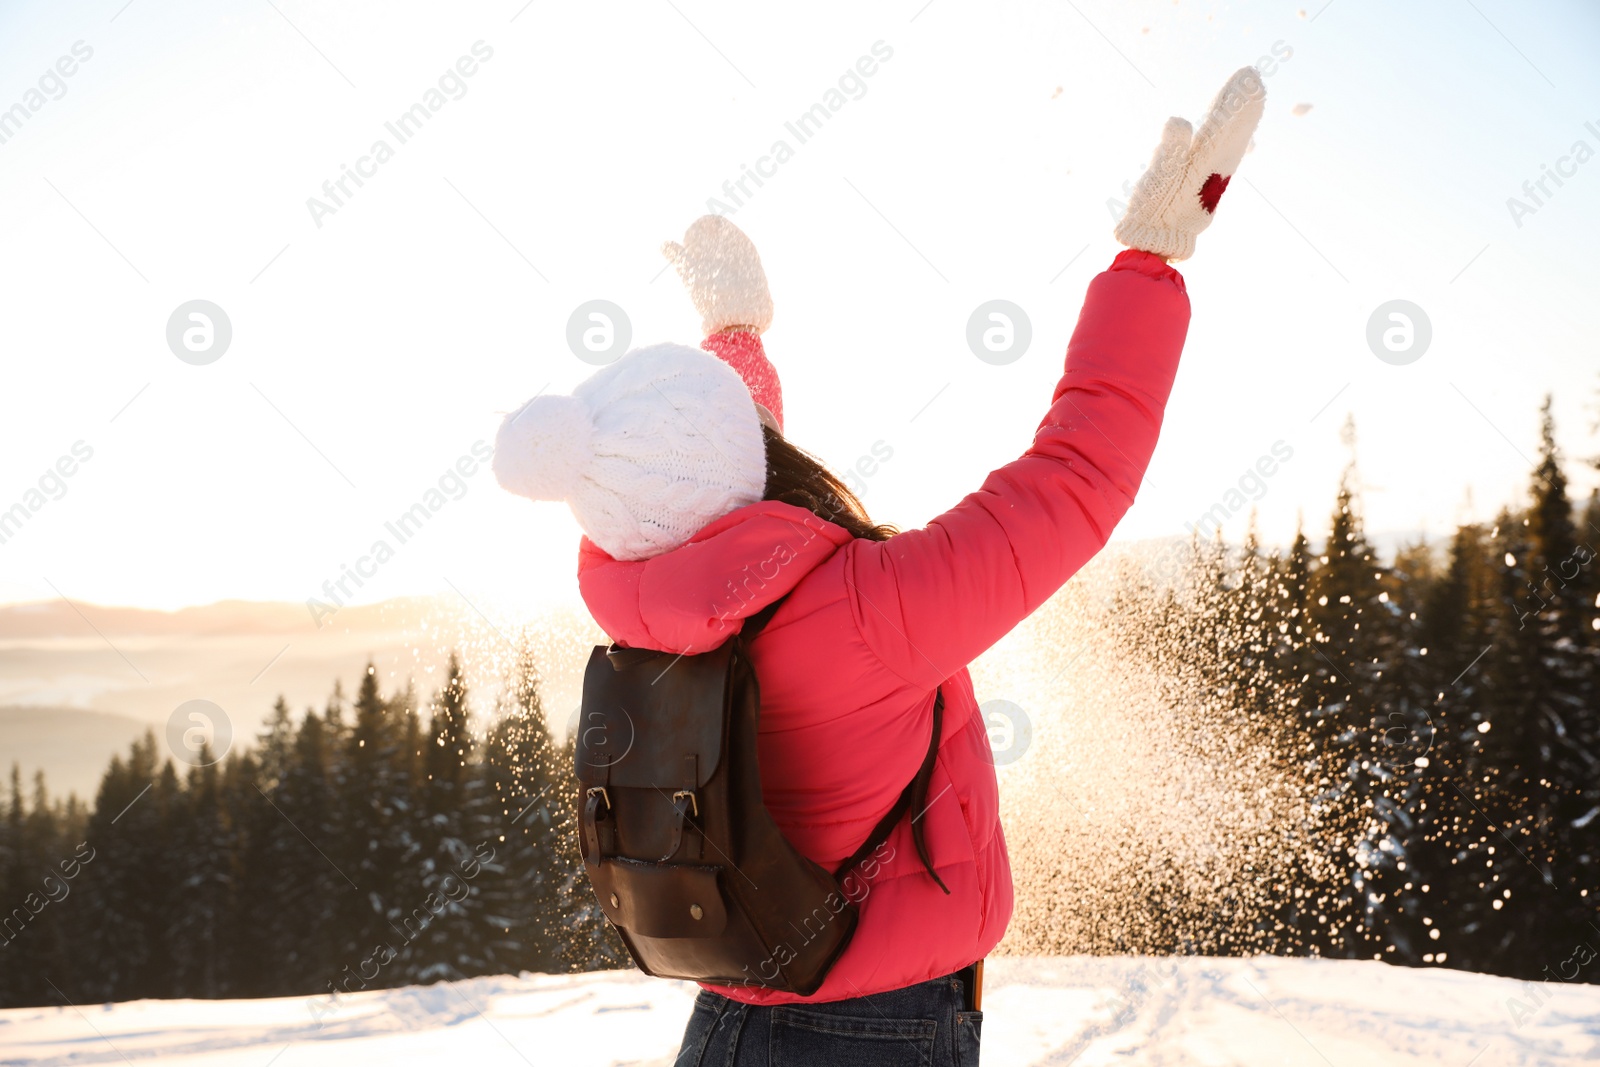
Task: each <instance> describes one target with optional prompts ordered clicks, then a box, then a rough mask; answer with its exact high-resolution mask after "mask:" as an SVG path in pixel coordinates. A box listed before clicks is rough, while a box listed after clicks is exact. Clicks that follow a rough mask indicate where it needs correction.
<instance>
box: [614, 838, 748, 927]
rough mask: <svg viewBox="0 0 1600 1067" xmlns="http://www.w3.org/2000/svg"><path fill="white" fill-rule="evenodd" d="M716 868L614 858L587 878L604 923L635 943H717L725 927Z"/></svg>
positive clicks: (723, 908) (726, 916)
mask: <svg viewBox="0 0 1600 1067" xmlns="http://www.w3.org/2000/svg"><path fill="white" fill-rule="evenodd" d="M721 871H722V868H720V867H698V866H691V865H689V864H673V865H671V866H668V865H664V864H659V863H641V862H639V861H638V860H631V859H627V858H625V857H617V858H616V859H612V860H609V861H607V862H606V863H604V864H602V865H601V866H600V868H599V869H598V870H597V871H595V872H594V873H593V874H592V876H591V877H592V880H593V882H594V890H595V895H596V896H597V897H599V899H600V908H601V910H602V911H604V912H605V913H606V918H608V919H610V920H611V921H612V922H613V923H614V924H615V925H617V926H619V927H621V928H622V929H624V930H626V931H628V932H629V933H632V934H634V935H636V936H639V937H717V936H718V935H720V934H721V933H722V932H723V930H724V929H726V927H727V925H728V907H727V903H726V902H725V901H724V900H723V897H722V887H721V885H720V884H719V877H718V876H719V875H720V873H721Z"/></svg>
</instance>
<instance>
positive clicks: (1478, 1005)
mask: <svg viewBox="0 0 1600 1067" xmlns="http://www.w3.org/2000/svg"><path fill="white" fill-rule="evenodd" d="M985 986H986V988H985V997H984V1042H983V1062H984V1063H985V1064H986V1065H988V1067H996V1065H1012V1064H1016V1065H1021V1064H1040V1065H1045V1064H1055V1065H1064V1064H1068V1063H1074V1064H1080V1065H1083V1067H1093V1065H1098V1064H1110V1063H1118V1064H1125V1063H1150V1064H1195V1065H1213V1064H1247V1065H1250V1067H1257V1065H1266V1064H1274V1065H1276V1064H1283V1065H1290V1067H1298V1065H1306V1067H1387V1065H1393V1064H1422V1063H1426V1064H1434V1063H1438V1064H1449V1065H1452V1067H1510V1065H1525V1064H1526V1065H1558V1064H1580V1063H1594V1062H1596V1061H1597V1060H1600V986H1593V985H1578V984H1563V983H1556V982H1552V983H1549V984H1547V985H1545V986H1542V987H1540V988H1539V989H1537V990H1535V989H1532V988H1530V987H1526V986H1524V984H1523V983H1520V982H1514V981H1512V980H1510V979H1504V978H1493V977H1488V976H1485V975H1477V974H1467V973H1464V972H1460V971H1450V970H1444V969H1425V970H1416V969H1407V968H1401V967H1392V966H1388V965H1386V964H1382V963H1377V962H1357V961H1345V960H1339V961H1334V960H1307V959H1278V958H1270V957H1259V958H1253V959H1207V958H1185V959H1170V958H1137V957H1096V958H1089V957H1071V958H1037V957H1012V958H996V959H993V960H990V961H989V963H988V965H987V973H986V977H985ZM694 992H695V990H694V987H692V986H690V985H689V984H687V983H682V982H665V981H657V980H655V979H650V978H646V977H644V976H642V975H639V974H636V973H633V972H620V971H613V972H603V973H596V974H583V975H557V976H551V975H528V974H525V975H522V976H521V977H519V978H511V977H492V978H475V979H470V980H467V981H461V982H450V983H441V984H438V985H433V986H409V987H405V988H402V989H390V990H378V991H373V992H365V993H356V994H352V995H349V996H343V997H340V998H338V1000H337V1001H331V1002H330V1000H329V998H328V997H283V998H276V999H268V1000H232V1001H195V1000H176V1001H155V1000H145V1001H134V1002H131V1003H124V1004H106V1005H85V1006H82V1007H78V1008H73V1007H60V1008H57V1007H49V1008H14V1009H10V1010H7V1011H0V1064H4V1065H12V1064H88V1063H107V1064H111V1063H123V1062H126V1063H129V1064H175V1065H183V1067H323V1065H329V1067H349V1065H352V1064H367V1063H381V1064H385V1065H394V1067H406V1065H410V1064H417V1065H421V1064H428V1065H437V1064H440V1063H445V1064H450V1063H459V1064H466V1063H470V1064H471V1065H472V1067H496V1065H507V1067H513V1065H517V1064H535V1065H540V1067H542V1065H544V1064H561V1065H564V1067H587V1065H596V1067H598V1065H613V1064H637V1065H645V1064H650V1065H662V1067H665V1065H668V1064H671V1063H672V1061H673V1057H674V1055H675V1053H676V1051H677V1044H678V1039H679V1037H680V1036H681V1034H682V1032H683V1025H684V1022H685V1020H686V1019H687V1018H688V1014H689V1010H690V1005H691V1001H692V998H693V995H694ZM1512 999H1515V1000H1516V1001H1517V1002H1519V1003H1520V1004H1521V1005H1522V1007H1521V1009H1519V1012H1518V1017H1519V1018H1520V1019H1521V1025H1520V1026H1519V1025H1518V1023H1517V1021H1516V1019H1514V1018H1513V1016H1512V1014H1511V1008H1510V1006H1509V1005H1508V1002H1509V1001H1511V1000H1512Z"/></svg>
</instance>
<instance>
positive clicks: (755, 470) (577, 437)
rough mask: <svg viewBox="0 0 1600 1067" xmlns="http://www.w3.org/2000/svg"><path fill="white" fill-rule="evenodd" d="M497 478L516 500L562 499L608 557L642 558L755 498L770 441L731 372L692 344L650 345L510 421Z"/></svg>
mask: <svg viewBox="0 0 1600 1067" xmlns="http://www.w3.org/2000/svg"><path fill="white" fill-rule="evenodd" d="M494 474H495V478H496V479H498V480H499V482H500V484H501V486H503V487H504V488H506V489H508V490H509V491H511V492H513V493H516V494H517V495H519V496H525V497H527V498H528V499H530V500H565V501H566V502H567V504H568V506H569V507H571V508H572V514H573V517H575V518H576V519H577V520H578V525H579V526H581V527H582V528H583V532H584V533H585V534H587V535H588V536H589V539H590V540H591V541H593V542H594V543H595V544H597V545H599V546H600V548H602V549H604V550H605V552H606V553H607V554H609V555H611V556H613V557H614V558H616V559H627V560H636V559H645V558H648V557H650V556H654V555H658V554H660V553H662V552H665V551H667V550H668V549H672V548H676V547H677V546H679V545H681V544H683V543H684V542H685V541H687V540H688V539H689V538H690V537H692V536H693V535H694V534H695V533H697V532H698V531H699V530H700V529H701V528H703V527H704V526H705V525H706V524H708V523H710V522H713V521H714V520H716V519H719V518H721V517H722V516H724V515H726V514H728V513H729V512H730V511H734V510H736V509H738V508H741V507H744V506H745V505H747V504H753V503H755V502H756V501H758V500H760V499H761V498H762V495H763V494H764V493H765V491H766V481H767V454H766V442H765V440H764V439H763V437H762V434H761V420H760V417H759V415H758V414H757V412H756V405H755V401H754V400H752V399H751V397H750V390H749V389H748V388H746V386H745V384H744V381H743V380H742V379H741V378H740V377H739V375H738V372H736V371H735V370H734V369H733V368H732V367H730V366H728V364H726V363H724V362H723V361H722V360H720V359H718V358H717V357H716V356H714V355H712V354H711V353H709V352H704V351H702V350H700V349H698V348H690V347H688V346H687V345H677V344H660V345H651V346H650V347H648V348H639V349H635V350H634V351H632V352H629V353H628V354H627V355H625V356H623V357H622V358H621V359H619V360H617V361H616V362H615V363H612V364H609V365H608V366H606V367H603V368H601V369H600V370H599V371H597V372H596V373H594V374H593V375H591V376H590V377H588V378H586V379H585V380H584V381H583V382H581V383H580V384H579V385H578V387H577V388H576V389H574V390H573V391H572V395H571V396H556V395H550V394H545V395H540V396H536V397H534V398H533V399H532V400H530V401H528V402H527V403H526V404H524V405H523V406H522V407H521V408H519V409H518V410H516V411H514V412H512V413H511V414H509V415H507V416H506V418H505V421H504V422H502V423H501V424H500V433H499V435H498V436H497V437H496V439H495V449H494Z"/></svg>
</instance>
